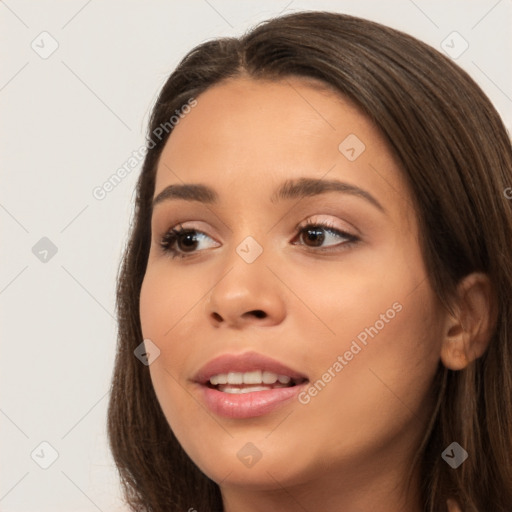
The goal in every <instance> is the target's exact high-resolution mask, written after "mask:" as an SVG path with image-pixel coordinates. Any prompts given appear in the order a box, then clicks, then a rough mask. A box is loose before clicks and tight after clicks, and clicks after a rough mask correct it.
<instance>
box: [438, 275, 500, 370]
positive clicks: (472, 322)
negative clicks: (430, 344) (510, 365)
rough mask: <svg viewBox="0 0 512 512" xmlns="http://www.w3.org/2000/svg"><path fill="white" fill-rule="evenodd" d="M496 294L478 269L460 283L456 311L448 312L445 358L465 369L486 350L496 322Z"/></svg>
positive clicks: (448, 363)
mask: <svg viewBox="0 0 512 512" xmlns="http://www.w3.org/2000/svg"><path fill="white" fill-rule="evenodd" d="M496 313H497V310H496V305H495V294H494V290H493V288H492V283H491V281H490V279H489V277H488V276H487V275H486V274H483V273H481V272H474V273H472V274H469V275H468V276H466V277H464V278H463V279H462V281H461V282H460V283H459V285H458V286H457V298H456V304H454V313H453V314H452V313H448V312H447V313H446V319H445V329H444V335H443V340H442V346H441V360H442V362H443V364H444V366H446V367H447V368H449V369H450V370H462V369H464V368H466V366H467V365H468V364H470V363H471V362H473V361H474V360H475V359H478V358H479V357H481V356H482V355H483V354H484V352H485V351H486V349H487V347H488V345H489V342H490V340H491V338H492V334H493V331H494V328H495V325H496V316H497V315H496Z"/></svg>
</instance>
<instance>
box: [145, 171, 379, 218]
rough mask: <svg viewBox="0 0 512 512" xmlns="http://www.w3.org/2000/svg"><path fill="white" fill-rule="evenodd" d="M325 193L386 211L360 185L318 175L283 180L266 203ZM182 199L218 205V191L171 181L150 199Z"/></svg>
mask: <svg viewBox="0 0 512 512" xmlns="http://www.w3.org/2000/svg"><path fill="white" fill-rule="evenodd" d="M328 192H341V193H344V194H349V195H352V196H356V197H360V198H362V199H365V200H366V201H368V202H369V203H370V204H372V205H373V206H375V207H376V208H377V209H379V210H380V211H381V212H383V213H385V212H386V210H385V208H384V207H383V206H382V204H381V203H380V202H379V201H378V200H377V199H375V197H374V196H372V195H371V194H370V193H369V192H367V191H366V190H363V189H362V188H359V187H356V186H355V185H351V184H350V183H345V182H343V181H338V180H324V179H319V178H299V179H293V180H286V181H285V182H283V183H282V184H281V185H280V186H279V187H278V189H277V190H276V191H274V193H273V194H272V195H271V196H270V202H271V203H273V204H275V203H277V202H279V201H283V200H291V199H302V198H305V197H312V196H318V195H321V194H325V193H328ZM177 199H182V200H185V201H198V202H201V203H205V204H212V205H213V204H218V203H219V200H220V198H219V194H218V193H217V192H216V191H215V190H214V189H213V188H211V187H210V186H208V185H204V184H200V183H185V184H174V185H169V186H167V187H165V188H164V189H163V190H162V191H161V192H160V193H159V194H158V195H157V196H156V197H155V198H154V199H153V205H152V206H153V208H154V207H155V206H157V205H158V204H160V203H162V202H164V201H171V200H177Z"/></svg>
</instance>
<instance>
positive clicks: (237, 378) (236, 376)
mask: <svg viewBox="0 0 512 512" xmlns="http://www.w3.org/2000/svg"><path fill="white" fill-rule="evenodd" d="M291 380H292V379H291V377H289V376H288V375H278V374H277V373H273V372H267V371H262V370H255V371H252V372H244V373H241V372H229V373H219V374H218V375H213V376H212V377H210V384H212V386H217V385H218V384H234V385H240V384H275V383H276V382H277V381H279V382H280V383H281V384H289V383H290V382H291ZM237 389H238V388H237ZM265 389H266V388H265ZM228 392H229V391H228Z"/></svg>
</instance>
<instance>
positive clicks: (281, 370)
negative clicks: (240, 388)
mask: <svg viewBox="0 0 512 512" xmlns="http://www.w3.org/2000/svg"><path fill="white" fill-rule="evenodd" d="M254 370H266V371H269V372H273V373H276V374H278V375H287V376H289V377H291V378H292V379H299V380H300V379H304V382H302V383H297V384H296V385H294V386H290V387H282V388H274V389H269V390H266V391H253V392H251V393H242V394H234V393H224V392H222V391H219V390H217V389H215V388H212V387H210V386H209V385H208V384H209V380H210V377H212V376H213V375H218V374H219V373H229V372H250V371H254ZM193 380H194V382H195V383H196V385H198V387H199V394H200V396H201V399H202V401H203V402H204V403H205V405H206V406H207V407H208V409H209V410H210V411H212V412H213V413H214V414H217V415H219V416H224V417H227V418H240V419H241V418H253V417H257V416H263V415H265V414H268V413H270V412H272V411H274V410H275V409H277V408H279V407H282V406H284V405H286V404H287V403H290V401H292V400H293V398H295V397H296V396H297V395H298V394H299V393H300V392H301V391H302V390H304V389H305V387H306V385H307V384H308V383H309V380H308V378H307V376H306V375H304V374H302V373H300V372H298V371H296V370H293V369H292V368H289V367H288V366H286V365H285V364H283V363H281V362H279V361H276V360H275V359H272V358H269V357H267V356H264V355H262V354H258V353H256V352H245V353H243V354H224V355H221V356H219V357H216V358H214V359H212V360H211V361H209V362H208V363H206V365H204V366H203V367H202V368H201V369H200V370H199V371H198V372H197V373H196V375H195V376H194V378H193Z"/></svg>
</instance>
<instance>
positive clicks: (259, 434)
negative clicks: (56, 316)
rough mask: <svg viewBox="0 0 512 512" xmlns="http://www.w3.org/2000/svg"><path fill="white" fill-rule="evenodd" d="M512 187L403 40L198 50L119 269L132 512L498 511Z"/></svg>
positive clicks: (491, 125) (509, 416) (506, 163)
mask: <svg viewBox="0 0 512 512" xmlns="http://www.w3.org/2000/svg"><path fill="white" fill-rule="evenodd" d="M511 184H512V150H511V144H510V140H509V139H508V136H507V133H506V130H505V128H504V126H503V123H502V121H501V120H500V118H499V116H498V114H497V113H496V111H495V109H494V108H493V107H492V105H491V103H490V101H489V100H488V99H487V97H486V96H485V95H484V94H483V92H482V91H481V90H480V89H479V87H478V86H477V85H476V84H475V83H474V81H473V80H472V79H471V78H470V77H469V76H468V75H467V74H466V73H465V72H464V71H462V70H461V69H460V68H458V67H457V66H455V65H454V64H453V63H452V62H451V61H449V60H448V59H447V58H445V57H444V56H442V55H441V54H440V53H438V52H436V51H434V50H433V49H431V48H430V47H428V46H427V45H425V44H423V43H421V42H419V41H418V40H416V39H414V38H412V37H410V36H408V35H406V34H403V33H401V32H398V31H396V30H392V29H390V28H387V27H384V26H381V25H379V24H376V23H373V22H370V21H367V20H362V19H358V18H354V17H351V16H345V15H341V14H332V13H323V12H308V13H298V14H293V15H288V16H283V17H280V18H276V19H273V20H270V21H268V22H266V23H263V24H261V25H260V26H258V27H256V28H254V29H253V30H252V31H251V32H249V33H248V34H247V35H245V36H244V37H241V38H239V39H235V38H229V39H220V40H215V41H210V42H207V43H204V44H202V45H200V46H199V47H197V48H195V49H193V50H192V51H191V52H190V53H189V54H188V55H187V56H186V57H185V58H184V59H183V61H182V62H181V63H180V65H179V66H178V67H177V69H176V70H175V71H174V72H173V73H172V74H171V76H170V77H169V79H168V81H167V83H166V84H165V85H164V87H163V89H162V91H161V94H160V96H159V98H158V100H157V102H156V105H155V107H154V110H153V115H152V118H151V121H150V127H149V137H148V152H147V156H146V159H145V162H144V166H143V169H142V173H141V175H140V178H139V181H138V185H137V201H136V208H135V218H134V224H133V226H132V232H131V237H130V240H129V243H128V245H127V248H126V252H125V257H124V260H123V264H122V267H121V269H120V274H119V282H118V315H119V326H120V329H119V342H118V352H117V360H116V367H115V373H114V379H113V389H112V395H111V401H110V407H109V437H110V443H111V448H112V452H113V455H114V458H115V461H116V464H117V466H118V468H119V471H120V475H121V478H122V482H123V485H124V489H125V494H126V498H127V501H128V503H129V504H130V506H131V507H132V509H133V510H148V511H149V510H151V511H164V510H165V511H170V510H173V511H174V510H176V511H177V510H197V511H206V510H208V511H217V510H219V511H220V510H224V511H225V512H233V511H249V512H251V511H256V510H258V511H260V510H266V511H271V510H281V511H284V510H290V511H291V510H294V511H295V510H323V511H329V512H330V511H338V510H343V511H344V512H352V511H356V510H358V511H359V510H375V511H380V512H384V511H397V510H404V511H429V512H434V511H435V512H438V511H446V510H449V511H454V510H455V511H456V510H461V511H464V512H474V511H484V510H492V511H505V510H511V509H512V461H511V456H512V379H511V378H510V375H512V372H511V370H512V345H511V340H510V334H509V333H510V329H511V327H512V326H511V325H510V323H511V321H512V320H511V319H512V314H511V313H512V311H511V295H512V294H511V293H510V290H511V289H512V269H511V263H510V256H511V255H512V215H511V213H512V212H511V203H510V200H509V199H507V194H506V192H505V191H506V190H507V189H508V187H510V186H511ZM143 340H144V342H143ZM142 342H143V344H142V345H141V343H142ZM144 352H145V357H146V359H144V357H141V354H142V353H144ZM134 353H135V355H136V356H138V357H135V356H134ZM141 361H142V362H141Z"/></svg>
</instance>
